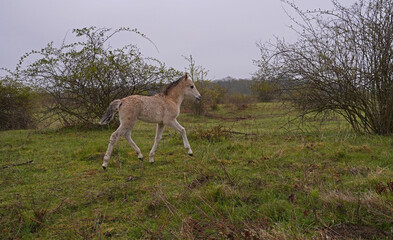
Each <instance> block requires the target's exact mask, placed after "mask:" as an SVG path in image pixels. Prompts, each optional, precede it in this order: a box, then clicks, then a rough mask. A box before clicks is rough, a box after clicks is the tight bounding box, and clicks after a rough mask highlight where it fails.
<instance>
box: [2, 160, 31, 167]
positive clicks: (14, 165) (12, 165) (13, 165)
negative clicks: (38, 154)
mask: <svg viewBox="0 0 393 240" xmlns="http://www.w3.org/2000/svg"><path fill="white" fill-rule="evenodd" d="M33 162H34V161H33V160H29V161H27V162H23V163H16V164H11V165H4V166H2V167H1V169H5V168H9V167H16V166H21V165H27V164H30V163H33Z"/></svg>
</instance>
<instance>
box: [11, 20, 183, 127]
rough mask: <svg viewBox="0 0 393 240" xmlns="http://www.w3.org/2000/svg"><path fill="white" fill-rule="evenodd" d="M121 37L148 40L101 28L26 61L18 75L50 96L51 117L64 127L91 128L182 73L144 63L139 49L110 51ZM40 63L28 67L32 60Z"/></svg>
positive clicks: (149, 60) (151, 61)
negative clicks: (112, 109)
mask: <svg viewBox="0 0 393 240" xmlns="http://www.w3.org/2000/svg"><path fill="white" fill-rule="evenodd" d="M119 32H133V33H136V34H138V35H139V36H142V37H144V38H146V39H148V38H147V37H146V36H145V35H143V34H142V33H140V32H138V31H137V30H136V29H128V28H120V29H117V30H111V29H108V28H101V29H97V28H96V27H90V28H82V29H74V30H73V33H74V34H75V36H76V37H77V38H82V39H83V40H81V41H79V42H75V43H71V44H64V43H63V45H61V47H59V48H56V47H54V45H53V43H50V44H48V45H47V47H45V48H43V49H41V50H40V51H32V52H30V53H27V54H26V55H24V56H23V57H22V58H21V61H20V63H19V65H18V67H17V71H16V75H17V76H18V78H21V79H23V80H24V81H27V82H29V83H32V84H33V85H35V86H37V87H38V88H39V89H41V90H43V91H44V92H45V93H46V94H47V95H49V96H50V100H49V101H47V103H49V104H47V105H46V106H45V107H46V113H50V114H52V115H53V116H55V117H57V118H58V119H59V120H60V121H61V122H62V123H63V125H80V124H83V125H91V124H94V123H96V122H97V121H98V119H99V118H100V117H101V115H102V114H103V113H104V112H105V109H106V108H107V107H108V105H109V103H110V102H111V101H113V100H114V99H119V98H123V97H126V96H129V95H133V94H147V93H148V92H150V91H156V90H157V89H158V88H159V86H160V85H162V84H163V83H165V82H168V81H170V80H172V78H173V77H174V76H175V75H178V72H177V71H175V70H174V69H167V68H166V67H165V65H164V64H163V63H162V62H160V61H158V60H156V59H152V58H145V57H143V56H142V54H141V52H140V51H139V49H138V48H137V47H136V46H135V45H126V46H124V47H122V48H116V49H111V48H110V47H109V46H107V42H108V40H109V39H111V38H112V37H113V36H115V35H116V34H118V33H119ZM32 55H35V56H34V57H35V61H34V62H33V63H32V64H29V65H28V66H27V67H23V64H24V62H26V59H27V58H28V57H31V56H32Z"/></svg>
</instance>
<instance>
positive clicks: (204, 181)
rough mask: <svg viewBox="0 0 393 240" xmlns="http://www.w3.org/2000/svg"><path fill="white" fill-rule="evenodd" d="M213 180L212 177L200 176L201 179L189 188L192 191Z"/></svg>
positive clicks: (196, 180)
mask: <svg viewBox="0 0 393 240" xmlns="http://www.w3.org/2000/svg"><path fill="white" fill-rule="evenodd" d="M211 178H212V177H211V176H200V177H198V178H197V179H195V180H193V181H192V182H191V183H190V184H189V185H188V187H189V188H190V189H194V188H197V187H199V186H202V185H203V184H204V183H206V182H208V181H209V179H211Z"/></svg>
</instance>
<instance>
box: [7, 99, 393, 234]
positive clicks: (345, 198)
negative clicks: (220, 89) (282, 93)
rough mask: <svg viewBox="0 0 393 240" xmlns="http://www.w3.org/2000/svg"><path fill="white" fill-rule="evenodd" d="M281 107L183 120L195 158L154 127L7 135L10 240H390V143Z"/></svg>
mask: <svg viewBox="0 0 393 240" xmlns="http://www.w3.org/2000/svg"><path fill="white" fill-rule="evenodd" d="M295 115H296V114H295V113H294V112H293V111H290V110H288V108H286V106H285V105H283V104H280V103H258V104H250V105H247V106H234V105H219V106H218V109H216V110H214V111H209V112H208V113H207V114H206V116H195V115H192V114H190V113H182V114H181V115H180V116H179V118H178V121H179V122H180V123H181V124H182V125H183V126H184V127H185V128H186V130H187V135H188V138H189V141H190V145H191V147H192V149H193V152H194V156H188V154H187V152H186V150H185V149H184V148H183V143H182V139H181V136H180V135H179V134H178V133H176V132H175V131H174V130H172V129H169V128H165V131H164V134H163V139H162V141H161V142H160V144H159V146H158V149H157V152H156V155H155V163H154V164H150V163H149V162H148V159H147V156H148V153H149V151H150V149H151V147H152V145H153V141H154V135H155V125H154V124H148V123H143V122H141V121H139V122H138V123H137V124H136V126H135V128H134V130H133V133H132V137H133V139H134V141H135V142H136V143H137V144H138V146H139V147H140V148H141V150H142V153H143V154H144V156H145V159H144V161H143V162H141V161H139V160H138V158H137V156H136V154H135V152H134V151H133V149H132V148H131V147H130V146H129V145H128V143H127V141H126V140H125V139H124V138H122V139H121V140H120V141H119V142H118V143H117V144H116V146H115V148H114V152H113V154H112V158H111V160H110V162H109V165H108V168H107V170H106V171H104V170H103V169H102V168H101V164H102V159H103V156H104V153H105V151H106V147H107V144H108V140H109V137H110V134H111V133H112V132H113V131H114V129H115V128H116V126H102V127H97V128H95V129H84V128H77V127H75V128H63V129H40V130H14V131H2V132H0V238H1V239H32V238H34V239H112V238H114V239H392V233H393V164H392V159H393V138H392V137H389V136H376V135H361V134H356V133H354V132H353V131H352V130H351V129H350V127H349V125H348V124H347V123H346V122H345V121H344V120H343V119H342V118H340V117H339V116H335V115H330V116H328V117H326V118H325V119H324V122H323V123H322V124H321V123H320V122H319V121H317V120H316V119H313V118H307V119H305V121H304V122H303V124H301V123H300V122H299V121H298V120H293V121H291V122H290V123H288V120H290V119H291V118H293V117H294V116H295Z"/></svg>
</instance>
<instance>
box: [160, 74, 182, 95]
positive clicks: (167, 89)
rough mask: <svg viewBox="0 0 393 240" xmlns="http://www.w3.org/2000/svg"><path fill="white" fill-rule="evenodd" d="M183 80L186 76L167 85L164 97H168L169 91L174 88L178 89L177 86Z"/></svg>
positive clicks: (163, 91)
mask: <svg viewBox="0 0 393 240" xmlns="http://www.w3.org/2000/svg"><path fill="white" fill-rule="evenodd" d="M183 78H185V77H184V76H183V77H180V78H179V79H177V80H176V81H173V82H171V83H169V84H168V85H166V87H165V88H164V90H162V93H163V94H164V95H168V93H169V91H170V90H171V89H172V88H174V87H176V86H177V84H179V82H180V81H181V80H182V79H183Z"/></svg>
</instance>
